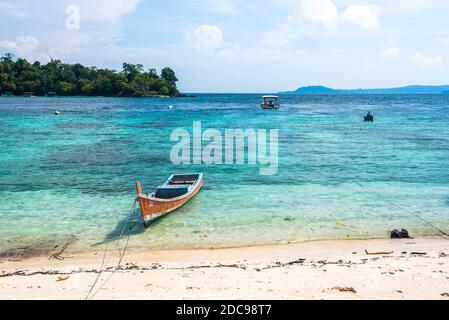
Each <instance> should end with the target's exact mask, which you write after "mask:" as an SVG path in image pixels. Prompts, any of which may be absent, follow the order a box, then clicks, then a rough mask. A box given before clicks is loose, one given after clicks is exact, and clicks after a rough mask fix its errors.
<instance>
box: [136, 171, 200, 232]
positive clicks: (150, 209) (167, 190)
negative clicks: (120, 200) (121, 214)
mask: <svg viewBox="0 0 449 320" xmlns="http://www.w3.org/2000/svg"><path fill="white" fill-rule="evenodd" d="M202 186H203V174H201V173H197V174H174V175H172V176H170V178H168V179H167V181H166V182H165V183H164V184H163V185H161V186H159V187H158V188H157V189H156V191H154V192H153V193H152V194H150V195H148V194H146V195H144V194H143V192H142V186H141V185H140V182H137V183H136V187H137V200H138V201H139V205H140V211H141V213H142V218H143V221H144V225H145V227H147V226H148V225H149V224H151V223H152V222H154V221H155V220H158V219H159V218H162V217H163V216H165V215H166V214H169V213H170V212H173V211H175V210H176V209H178V208H180V207H181V206H183V205H184V204H186V203H187V202H188V201H190V200H191V199H192V198H193V197H194V196H195V195H196V194H197V193H198V192H199V191H200V190H201V187H202Z"/></svg>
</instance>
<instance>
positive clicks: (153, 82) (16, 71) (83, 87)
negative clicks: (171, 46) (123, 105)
mask: <svg viewBox="0 0 449 320" xmlns="http://www.w3.org/2000/svg"><path fill="white" fill-rule="evenodd" d="M176 82H178V78H176V74H175V72H174V71H173V70H172V69H170V68H164V69H162V71H161V74H160V75H158V74H157V71H156V69H149V70H148V71H145V70H144V67H143V65H141V64H129V63H123V70H121V71H116V70H111V69H98V68H96V67H85V66H83V65H81V64H79V63H77V64H67V63H63V62H62V61H60V60H51V61H50V62H48V63H47V64H41V63H40V62H38V61H36V62H34V63H30V62H28V61H27V60H26V59H23V58H18V59H15V58H14V57H13V55H11V54H6V55H4V56H3V57H2V58H0V95H17V96H23V95H25V96H27V95H28V96H29V95H36V96H45V95H47V96H55V95H58V96H106V97H160V96H164V97H177V96H183V95H182V94H181V93H180V92H179V91H178V89H177V87H176Z"/></svg>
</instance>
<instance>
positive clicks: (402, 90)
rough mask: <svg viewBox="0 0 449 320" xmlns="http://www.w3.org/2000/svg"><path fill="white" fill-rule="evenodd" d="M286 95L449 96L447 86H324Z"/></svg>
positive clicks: (448, 87)
mask: <svg viewBox="0 0 449 320" xmlns="http://www.w3.org/2000/svg"><path fill="white" fill-rule="evenodd" d="M281 93H286V94H449V85H446V86H406V87H399V88H386V89H331V88H327V87H323V86H311V87H301V88H299V89H297V90H295V91H287V92H281Z"/></svg>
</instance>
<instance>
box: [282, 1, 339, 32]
mask: <svg viewBox="0 0 449 320" xmlns="http://www.w3.org/2000/svg"><path fill="white" fill-rule="evenodd" d="M288 18H289V20H290V21H296V22H300V21H309V22H313V23H318V24H322V25H324V26H325V27H327V28H333V27H334V26H335V25H336V24H337V22H338V9H337V7H336V6H335V4H334V2H333V1H332V0H301V1H299V3H298V6H297V8H296V10H295V12H294V13H293V15H291V16H289V17H288Z"/></svg>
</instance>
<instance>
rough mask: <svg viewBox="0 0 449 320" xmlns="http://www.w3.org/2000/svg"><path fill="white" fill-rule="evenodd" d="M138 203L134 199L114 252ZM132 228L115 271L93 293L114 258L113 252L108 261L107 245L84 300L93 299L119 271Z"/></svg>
mask: <svg viewBox="0 0 449 320" xmlns="http://www.w3.org/2000/svg"><path fill="white" fill-rule="evenodd" d="M136 204H137V198H136V199H135V200H134V203H133V205H132V208H131V211H130V213H129V215H128V218H127V220H126V222H125V224H124V226H123V229H122V231H121V233H120V236H119V238H118V239H117V241H116V242H115V245H114V247H113V248H112V252H114V250H115V249H116V248H117V247H118V244H119V243H120V241H121V240H122V238H123V236H124V234H125V230H126V227H127V226H128V225H129V223H130V221H131V217H132V216H133V215H134V213H135V211H136ZM132 228H133V226H131V227H130V228H129V232H128V234H127V240H126V244H125V248H124V249H123V252H122V253H121V254H120V258H119V262H118V264H117V267H116V268H115V269H114V271H113V272H112V273H111V275H110V276H109V277H108V278H107V279H106V280H105V281H104V282H103V283H102V284H101V285H100V287H99V288H98V289H97V290H96V291H95V292H94V293H93V294H92V295H91V293H92V291H93V290H94V288H95V286H96V285H97V283H98V281H99V280H100V276H101V274H102V273H103V271H104V270H105V267H106V266H107V265H108V264H109V262H110V260H111V258H112V255H113V254H112V253H111V254H110V255H109V257H108V259H107V261H106V254H107V251H108V246H109V245H106V248H105V250H104V253H103V260H102V262H101V267H100V271H99V272H98V274H97V277H96V278H95V280H94V282H93V283H92V286H91V288H90V290H89V292H88V293H87V295H86V297H85V298H84V300H90V299H92V298H93V297H94V296H95V295H96V294H97V293H98V291H100V290H101V288H103V286H104V285H105V284H106V282H108V281H109V279H110V278H111V277H112V276H113V275H114V273H115V272H117V270H118V269H119V268H120V265H121V264H122V261H123V257H124V256H125V252H126V249H127V248H128V243H129V238H130V236H131V230H132Z"/></svg>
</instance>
